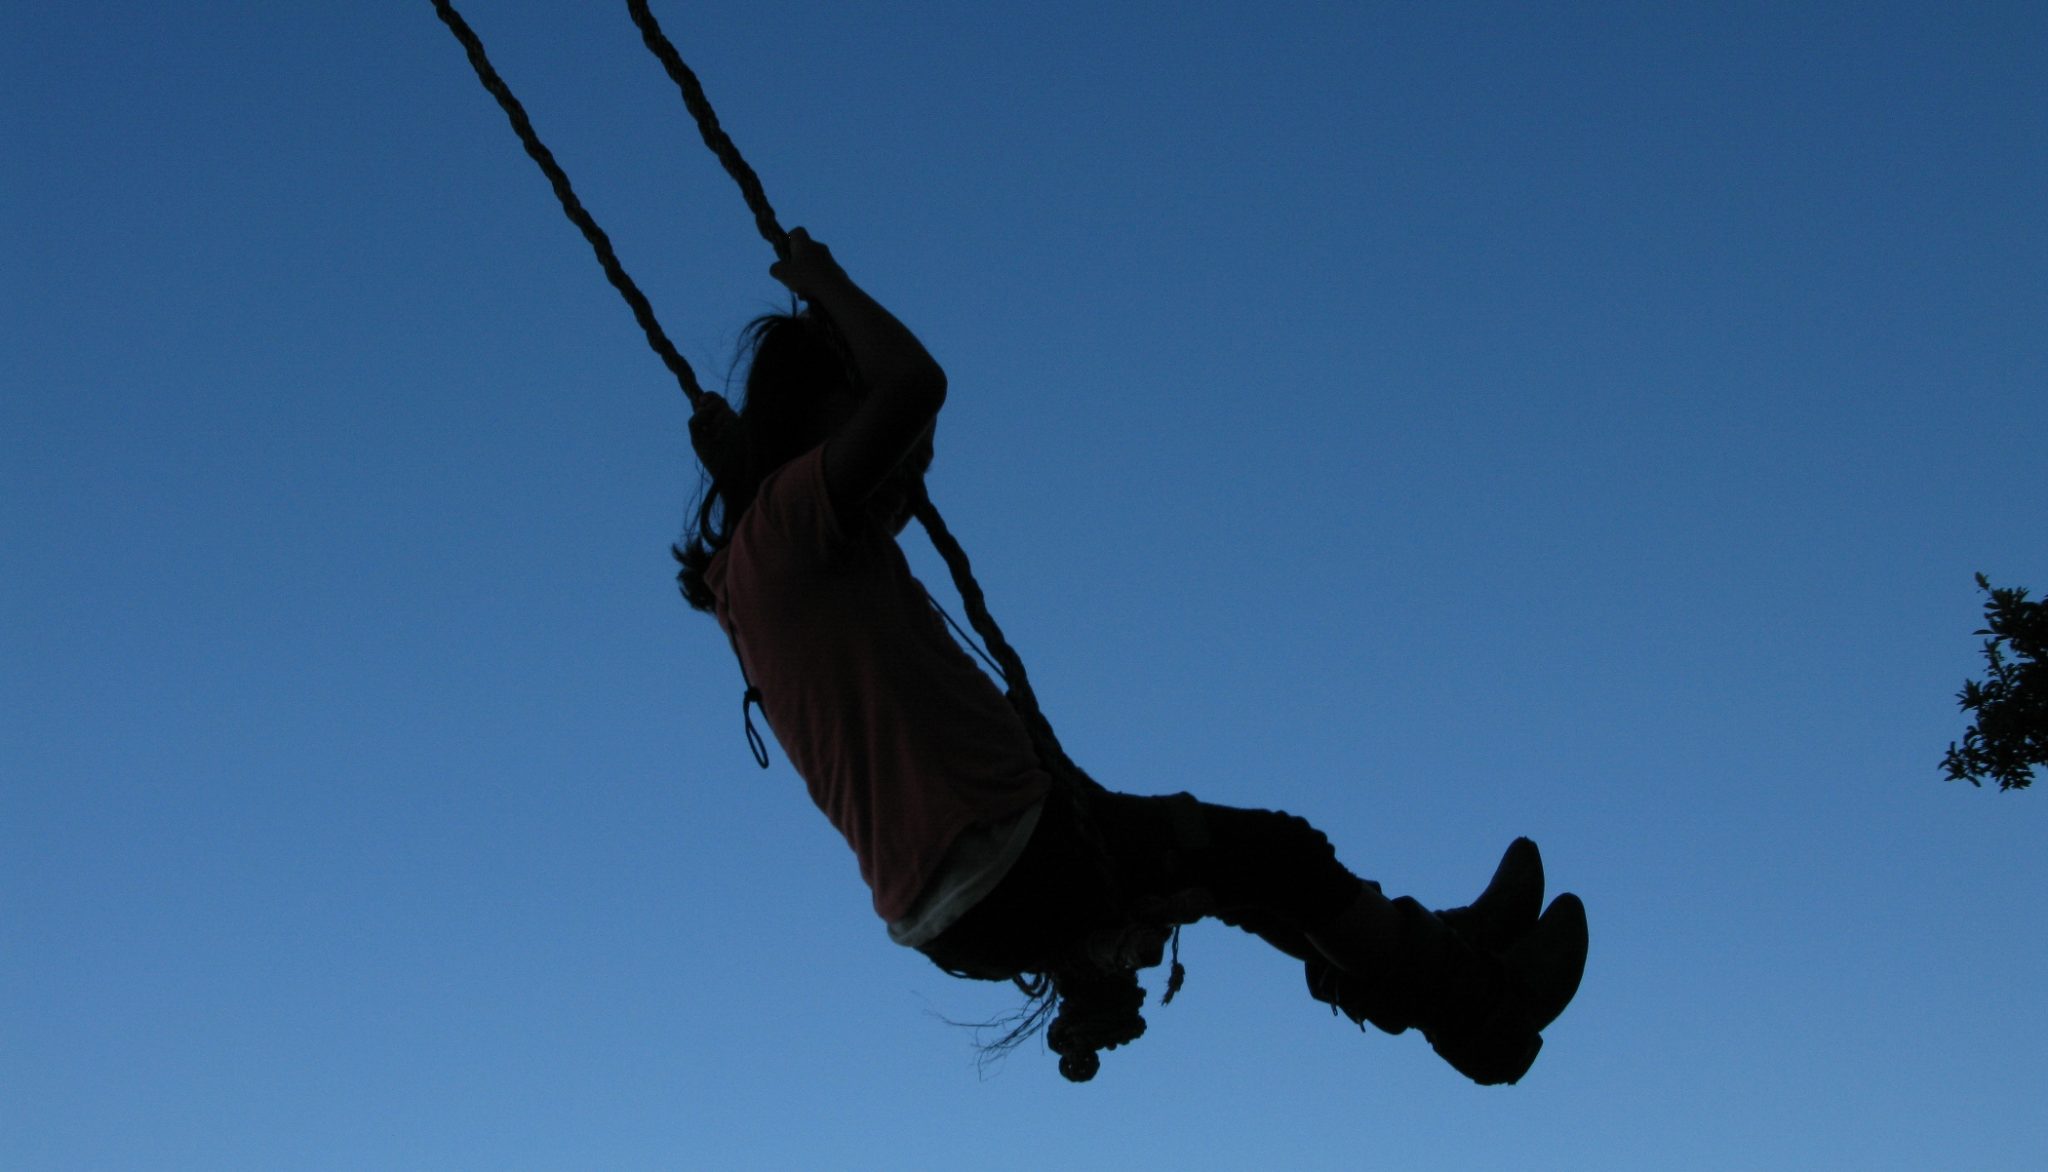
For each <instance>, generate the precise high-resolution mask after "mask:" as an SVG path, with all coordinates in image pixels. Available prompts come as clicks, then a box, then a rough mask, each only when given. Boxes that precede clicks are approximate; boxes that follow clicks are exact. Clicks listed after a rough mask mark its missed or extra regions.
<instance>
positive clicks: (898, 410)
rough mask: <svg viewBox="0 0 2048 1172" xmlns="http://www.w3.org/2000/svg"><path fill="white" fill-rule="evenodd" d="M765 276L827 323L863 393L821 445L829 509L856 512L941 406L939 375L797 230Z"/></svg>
mask: <svg viewBox="0 0 2048 1172" xmlns="http://www.w3.org/2000/svg"><path fill="white" fill-rule="evenodd" d="M768 272H769V275H771V276H773V277H774V278H775V279H776V280H778V281H781V282H782V283H783V284H784V285H786V286H788V287H789V289H790V291H791V292H793V293H795V294H797V295H798V296H799V297H802V298H804V299H805V300H807V301H809V302H810V303H811V304H812V305H813V306H815V307H816V308H817V309H819V310H822V311H823V312H824V313H825V315H826V316H827V317H829V318H831V319H832V322H833V324H834V325H836V326H837V327H838V328H839V332H840V335H841V336H842V337H843V338H845V340H846V345H847V348H848V349H849V350H850V351H851V352H852V357H853V363H854V366H855V368H856V369H857V370H858V371H859V372H860V379H861V383H862V384H863V385H864V387H865V388H866V391H867V394H866V396H865V397H864V398H862V399H861V400H860V402H859V403H857V404H853V405H851V414H850V415H849V416H848V418H847V419H846V421H845V422H844V423H843V424H841V425H840V427H839V428H838V430H837V431H835V432H834V433H833V435H832V438H831V439H830V440H829V441H827V442H826V444H825V486H826V490H827V491H828V492H830V493H831V494H832V497H833V500H834V503H835V504H838V505H840V506H859V505H861V504H862V503H864V502H866V501H867V499H868V498H869V497H870V496H872V495H873V494H874V492H875V490H876V489H877V488H879V487H881V486H882V485H883V484H884V483H885V482H886V481H887V480H888V479H889V477H890V474H891V473H893V472H894V471H895V470H896V468H897V466H898V465H900V464H902V463H903V461H904V458H905V457H906V456H908V455H910V453H911V452H912V451H913V450H914V449H916V448H917V447H918V446H919V443H920V441H922V440H923V439H924V438H925V436H926V434H927V433H928V432H929V431H930V430H931V427H932V423H933V421H934V420H935V419H937V418H938V414H939V408H940V407H941V406H942V405H943V404H944V403H945V401H946V372H945V371H944V370H942V369H940V367H939V364H938V363H937V362H935V361H933V359H932V356H931V355H930V354H929V353H927V352H926V351H925V348H924V345H923V343H921V342H919V341H918V340H917V337H916V335H914V334H912V333H911V332H910V330H909V329H907V328H906V327H905V326H904V325H903V323H902V322H900V321H897V320H896V318H895V316H894V315H892V314H891V313H890V312H889V311H888V310H886V309H884V308H882V307H881V305H879V304H878V303H876V301H875V299H874V298H872V297H870V296H868V295H867V293H865V292H864V291H862V290H861V288H860V286H858V285H856V284H854V283H853V279H852V278H850V277H848V276H847V275H846V272H845V270H843V269H841V268H840V267H839V264H838V262H837V261H835V260H833V259H832V253H831V251H830V250H828V249H827V248H826V247H825V246H824V245H823V244H820V243H818V242H817V241H815V240H812V239H811V238H810V234H809V233H807V232H805V231H804V230H803V229H802V228H797V229H795V230H793V231H791V232H790V234H789V259H788V260H786V261H780V262H777V263H776V264H775V265H774V266H773V267H771V268H770V269H769V270H768Z"/></svg>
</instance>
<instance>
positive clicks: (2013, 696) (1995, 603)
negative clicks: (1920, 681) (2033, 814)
mask: <svg viewBox="0 0 2048 1172" xmlns="http://www.w3.org/2000/svg"><path fill="white" fill-rule="evenodd" d="M1977 588H1978V589H1979V590H1982V591H1984V592H1985V593H1986V594H1988V595H1989V596H1990V601H1988V602H1987V603H1986V604H1985V606H1984V627H1983V629H1981V630H1979V631H1978V632H1977V634H1979V635H1989V636H1990V638H1989V639H1986V640H1985V641H1984V658H1985V660H1986V661H1987V667H1988V670H1987V671H1986V673H1985V677H1984V679H1983V680H1982V681H1981V682H1980V681H1978V680H1970V681H1968V682H1966V683H1964V684H1963V690H1962V691H1961V692H1958V693H1957V694H1956V700H1957V702H1958V703H1959V704H1961V705H1962V709H1963V711H1964V712H1971V713H1975V714H1976V719H1975V721H1974V722H1973V723H1972V724H1971V725H1970V727H1969V728H1968V729H1967V730H1965V731H1964V733H1963V740H1962V743H1961V744H1960V745H1957V744H1954V743H1951V744H1950V745H1949V747H1948V755H1947V756H1946V757H1944V758H1942V762H1941V763H1942V765H1943V767H1944V768H1946V769H1947V770H1948V779H1949V780H1950V781H1967V782H1969V783H1970V784H1971V785H1982V784H1983V783H1984V779H1985V778H1990V779H1992V780H1994V781H1996V782H1997V783H1998V788H1999V789H2001V790H2008V789H2025V788H2027V786H2028V785H2030V784H2032V782H2033V769H2034V768H2035V767H2036V766H2040V765H2048V603H2042V602H2029V601H2028V600H2027V592H2026V591H2025V590H2021V589H2017V588H2000V589H1993V588H1992V586H1991V583H1990V581H1988V580H1987V579H1986V578H1985V577H1984V575H1982V574H1979V575H1977Z"/></svg>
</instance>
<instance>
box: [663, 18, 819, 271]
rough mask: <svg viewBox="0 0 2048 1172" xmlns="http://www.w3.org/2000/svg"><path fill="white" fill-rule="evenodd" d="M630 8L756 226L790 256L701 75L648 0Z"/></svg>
mask: <svg viewBox="0 0 2048 1172" xmlns="http://www.w3.org/2000/svg"><path fill="white" fill-rule="evenodd" d="M626 11H627V12H629V13H631V14H632V17H633V24H634V26H635V27H637V28H638V29H639V30H640V39H641V40H642V41H644V42H646V44H647V48H648V51H649V52H651V53H653V54H654V55H655V57H657V58H659V59H660V61H661V66H662V68H663V69H666V70H667V71H668V75H669V78H670V80H672V81H674V82H675V83H676V87H677V88H678V89H680V90H682V91H683V105H684V106H685V107H686V108H687V109H688V110H689V111H690V117H692V118H694V119H696V121H697V132H698V133H699V134H701V135H703V136H704V145H705V146H708V147H710V148H711V153H712V154H714V155H717V156H718V163H719V165H720V166H722V167H724V168H725V173H726V174H728V175H730V176H732V179H733V182H734V183H737V184H739V185H740V195H741V197H742V198H744V199H745V200H746V201H747V210H748V211H751V212H753V213H754V228H755V230H756V231H758V232H760V233H761V239H763V240H766V241H767V242H768V246H769V247H770V248H773V249H774V250H775V259H777V260H788V259H789V234H788V233H787V232H784V231H783V230H782V225H781V224H778V223H776V222H775V209H774V208H772V207H770V206H768V193H767V192H765V191H763V190H762V189H761V180H760V178H759V177H758V176H756V175H755V174H754V169H753V168H752V167H749V166H747V161H746V160H745V159H743V158H741V157H740V150H739V148H738V147H736V146H734V145H733V142H732V138H731V136H730V135H728V134H726V133H725V128H724V127H722V126H720V125H719V124H718V111H716V110H713V109H712V108H711V100H710V99H709V98H707V97H705V96H704V87H703V85H702V84H700V83H699V82H698V81H697V75H696V74H695V73H694V72H692V71H691V69H690V67H689V66H688V65H686V64H684V62H683V55H682V54H681V53H678V52H676V47H675V45H674V44H672V43H670V41H669V39H668V37H667V36H665V35H663V33H662V31H661V25H660V24H659V23H658V22H657V21H656V20H655V19H654V13H653V12H651V11H649V10H648V7H647V0H626Z"/></svg>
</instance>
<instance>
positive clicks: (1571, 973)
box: [1396, 893, 1587, 1086]
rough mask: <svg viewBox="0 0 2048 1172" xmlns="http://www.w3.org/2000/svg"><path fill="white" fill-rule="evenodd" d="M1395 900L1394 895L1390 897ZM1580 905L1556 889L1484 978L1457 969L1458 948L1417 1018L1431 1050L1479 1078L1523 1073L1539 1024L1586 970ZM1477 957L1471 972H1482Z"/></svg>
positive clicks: (1486, 1080) (1560, 1008) (1567, 999)
mask: <svg viewBox="0 0 2048 1172" xmlns="http://www.w3.org/2000/svg"><path fill="white" fill-rule="evenodd" d="M1396 902H1397V903H1398V902H1399V901H1396ZM1586 946H1587V931H1586V906H1585V904H1583V903H1581V902H1579V897H1578V896H1576V895H1572V894H1570V893H1566V894H1564V895H1560V896H1558V897H1557V899H1556V901H1555V902H1553V903H1552V904H1551V905H1550V908H1549V910H1547V911H1545V912H1544V913H1543V915H1542V917H1541V918H1540V919H1538V920H1537V921H1536V926H1535V927H1534V928H1532V929H1530V930H1529V931H1528V932H1527V933H1525V934H1524V935H1523V936H1522V938H1521V939H1520V940H1519V941H1517V942H1516V943H1515V944H1514V946H1513V947H1511V948H1509V949H1508V952H1507V956H1506V957H1505V958H1504V961H1503V962H1502V963H1501V965H1500V967H1499V968H1498V969H1496V970H1494V972H1495V974H1496V975H1495V976H1494V977H1492V978H1490V979H1492V980H1496V981H1498V982H1499V983H1498V985H1497V986H1496V988H1495V989H1494V990H1493V991H1492V993H1491V994H1490V995H1489V994H1488V993H1487V992H1486V991H1485V990H1484V987H1483V986H1484V982H1485V981H1486V980H1488V979H1489V978H1487V977H1485V976H1483V975H1481V976H1477V977H1469V976H1468V977H1463V978H1461V977H1460V976H1459V975H1458V969H1459V965H1460V961H1459V960H1458V959H1456V956H1455V953H1456V950H1455V949H1453V950H1451V956H1452V959H1451V960H1450V962H1449V964H1448V966H1447V967H1446V968H1445V969H1444V970H1443V972H1444V975H1445V977H1446V978H1448V979H1447V980H1446V981H1445V984H1444V985H1443V987H1442V990H1441V992H1437V993H1434V994H1433V995H1430V996H1426V997H1425V998H1424V1001H1423V1003H1422V1004H1421V1005H1420V1006H1419V1007H1418V1013H1419V1015H1420V1016H1418V1017H1417V1019H1416V1021H1415V1024H1416V1025H1417V1026H1419V1027H1421V1029H1422V1034H1423V1036H1424V1037H1425V1038H1428V1039H1429V1045H1430V1048H1431V1049H1433V1050H1435V1051H1436V1052H1437V1056H1438V1057H1440V1058H1442V1059H1443V1060H1444V1061H1446V1062H1448V1063H1450V1064H1451V1066H1452V1067H1454V1068H1455V1069H1456V1070H1457V1071H1458V1072H1459V1073H1460V1074H1463V1075H1464V1076H1465V1077H1467V1078H1469V1079H1471V1080H1472V1081H1473V1082H1476V1083H1479V1084H1480V1085H1482V1086H1494V1085H1498V1084H1501V1083H1512V1082H1515V1081H1517V1080H1518V1079H1520V1078H1521V1077H1522V1075H1523V1074H1525V1073H1527V1072H1528V1070H1529V1066H1530V1064H1532V1063H1534V1062H1535V1061H1536V1053H1537V1051H1538V1050H1540V1049H1542V1047H1543V1038H1542V1036H1541V1033H1542V1030H1543V1029H1544V1028H1545V1027H1547V1026H1549V1025H1550V1023H1551V1022H1553V1021H1556V1020H1557V1017H1558V1015H1559V1014H1561V1013H1563V1012H1564V1010H1565V1006H1567V1005H1569V1004H1571V1000H1572V998H1573V996H1575V995H1576V994H1577V993H1578V991H1579V981H1580V978H1582V977H1583V976H1584V975H1585V971H1586ZM1485 967H1486V966H1485V964H1484V962H1483V958H1482V963H1481V964H1480V965H1478V966H1475V968H1474V972H1475V973H1483V972H1484V970H1485Z"/></svg>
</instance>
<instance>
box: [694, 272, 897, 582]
mask: <svg viewBox="0 0 2048 1172" xmlns="http://www.w3.org/2000/svg"><path fill="white" fill-rule="evenodd" d="M741 362H744V363H746V366H747V377H746V391H745V398H744V400H743V401H742V402H741V404H740V406H739V418H740V422H741V424H742V425H743V426H744V428H745V431H746V438H747V443H746V448H747V458H746V459H745V460H744V461H741V464H742V465H743V466H742V467H739V468H735V469H732V470H729V471H728V472H727V473H726V474H725V476H724V477H723V478H720V477H714V476H712V475H710V473H709V472H708V471H707V473H706V474H705V482H704V487H703V490H702V493H701V495H700V496H699V498H698V501H697V504H696V507H695V510H694V515H693V517H692V518H691V521H690V523H689V524H688V526H687V527H686V528H685V530H684V533H683V540H682V542H681V543H679V544H677V545H675V546H672V547H671V551H672V552H673V553H674V554H675V559H676V561H677V562H678V563H680V564H681V566H682V569H681V570H680V571H679V572H678V573H677V574H676V581H677V582H678V583H679V584H680V585H681V587H682V592H683V598H684V599H685V600H686V601H688V602H689V604H690V605H691V606H693V607H695V608H696V609H698V610H701V611H709V610H711V609H712V607H713V605H714V600H713V599H712V596H711V590H710V588H709V587H707V586H706V585H705V584H704V571H705V570H706V569H708V568H709V567H710V565H711V559H712V558H713V557H714V556H716V555H717V553H718V551H719V550H722V549H724V548H725V547H726V544H727V543H728V542H730V541H731V540H732V533H733V529H734V528H735V527H736V526H737V525H738V524H739V520H740V518H741V517H742V516H744V515H745V514H746V511H747V507H748V506H749V505H751V504H753V503H754V494H755V493H756V492H757V491H759V490H760V487H761V481H762V480H763V479H764V478H765V477H766V476H767V475H768V474H769V473H770V472H773V471H774V470H775V469H777V468H780V467H782V466H783V465H784V464H787V463H788V462H789V461H791V460H793V459H795V458H796V457H798V456H801V455H803V454H804V453H805V452H807V451H809V450H811V449H812V448H814V447H816V446H818V445H819V444H821V443H823V442H824V441H825V440H826V438H827V435H826V431H825V428H826V423H825V418H824V413H823V412H822V411H820V410H819V407H820V405H821V404H823V403H824V402H826V401H827V400H829V399H830V398H831V397H832V396H834V395H842V394H845V393H848V392H855V393H857V392H858V391H859V386H860V382H859V375H858V374H857V372H856V371H855V369H854V366H853V362H852V359H851V357H850V355H849V353H848V351H847V348H846V344H845V342H844V341H843V340H842V339H841V337H840V335H839V330H838V329H837V327H835V326H834V325H833V323H832V320H831V319H830V318H828V317H826V316H825V315H824V314H823V313H821V312H819V311H818V310H817V309H815V308H812V307H810V306H804V307H803V308H800V309H793V310H792V311H790V312H787V313H783V312H776V313H764V314H762V315H761V316H760V317H757V318H755V319H754V320H753V321H751V322H749V323H747V327H746V329H745V330H744V331H743V332H742V333H741V335H740V350H739V356H738V357H737V358H736V359H735V360H734V365H735V366H737V365H738V364H739V363H741Z"/></svg>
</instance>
